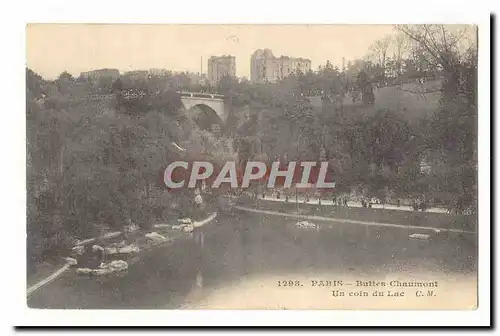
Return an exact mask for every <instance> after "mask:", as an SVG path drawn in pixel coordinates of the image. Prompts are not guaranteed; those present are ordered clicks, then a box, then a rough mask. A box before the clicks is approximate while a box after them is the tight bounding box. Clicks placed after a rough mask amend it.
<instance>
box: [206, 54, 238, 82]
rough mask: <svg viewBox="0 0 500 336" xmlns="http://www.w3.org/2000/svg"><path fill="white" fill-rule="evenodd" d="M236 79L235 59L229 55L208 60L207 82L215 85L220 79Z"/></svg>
mask: <svg viewBox="0 0 500 336" xmlns="http://www.w3.org/2000/svg"><path fill="white" fill-rule="evenodd" d="M224 76H231V77H236V57H234V56H231V55H223V56H212V57H210V58H209V59H208V82H209V83H210V85H213V86H215V85H217V84H218V83H219V81H220V80H221V78H222V77H224Z"/></svg>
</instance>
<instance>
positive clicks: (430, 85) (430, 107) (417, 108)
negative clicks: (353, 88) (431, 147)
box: [308, 80, 441, 120]
mask: <svg viewBox="0 0 500 336" xmlns="http://www.w3.org/2000/svg"><path fill="white" fill-rule="evenodd" d="M440 88H441V81H439V80H434V81H428V82H426V83H424V84H416V83H412V84H404V85H403V86H389V87H382V88H374V90H373V92H374V94H375V104H374V105H373V106H369V107H368V106H363V105H362V104H361V102H360V101H357V102H356V103H354V104H353V102H352V98H351V97H350V96H347V97H344V99H343V105H344V109H345V110H347V111H349V110H350V109H352V108H353V107H356V111H357V112H359V113H371V112H373V111H377V110H384V109H387V110H392V111H397V112H400V113H404V114H405V116H406V117H407V118H408V119H410V120H411V119H415V118H421V117H423V116H430V115H432V114H433V113H434V112H435V111H436V110H437V108H438V107H439V100H440V98H441V92H440ZM308 98H309V101H310V102H311V104H312V105H313V106H314V107H315V108H317V109H321V107H322V101H321V97H320V96H315V97H308Z"/></svg>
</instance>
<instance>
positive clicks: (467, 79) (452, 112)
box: [397, 25, 477, 207]
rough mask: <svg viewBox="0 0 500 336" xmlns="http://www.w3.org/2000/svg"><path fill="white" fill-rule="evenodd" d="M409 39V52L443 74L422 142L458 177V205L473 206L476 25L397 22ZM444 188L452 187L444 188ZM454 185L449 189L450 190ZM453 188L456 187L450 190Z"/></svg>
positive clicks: (443, 179) (474, 184)
mask: <svg viewBox="0 0 500 336" xmlns="http://www.w3.org/2000/svg"><path fill="white" fill-rule="evenodd" d="M397 29H398V30H399V31H401V32H402V33H404V34H405V35H406V36H407V37H408V38H409V39H411V40H412V41H413V44H412V49H413V50H412V52H413V53H414V54H418V55H419V57H420V58H421V59H422V60H423V61H424V62H425V63H427V64H428V65H429V66H430V67H431V68H432V69H435V70H438V71H440V72H441V73H442V75H443V83H442V88H441V93H442V97H441V106H440V109H439V111H438V112H437V113H436V114H435V115H434V116H433V119H432V120H431V122H430V123H429V124H428V129H427V132H428V134H429V137H428V141H427V146H428V147H429V148H430V149H431V150H433V151H435V152H438V151H439V152H442V153H443V154H444V159H443V160H442V164H445V165H447V166H449V167H450V168H451V167H453V169H452V171H453V174H455V178H454V179H450V178H442V179H440V180H441V182H442V183H453V181H459V182H460V187H459V191H458V193H457V194H456V197H457V203H460V204H461V207H462V206H466V205H473V206H475V204H476V200H475V197H476V193H475V190H476V189H477V95H476V92H477V48H476V43H475V39H474V37H475V35H474V33H476V28H475V27H472V28H471V27H461V28H458V29H454V30H452V29H451V28H448V27H445V26H444V25H400V26H397ZM443 188H444V189H450V188H451V187H450V186H449V185H448V186H443ZM451 189H453V188H451ZM455 189H456V188H455Z"/></svg>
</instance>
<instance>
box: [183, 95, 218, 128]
mask: <svg viewBox="0 0 500 336" xmlns="http://www.w3.org/2000/svg"><path fill="white" fill-rule="evenodd" d="M179 94H180V96H181V101H182V104H183V105H184V108H185V110H186V111H191V110H192V109H193V108H194V107H201V108H202V109H206V108H205V106H206V107H209V108H210V109H211V110H212V111H213V112H215V114H216V115H217V116H218V117H219V119H220V120H222V121H225V119H226V111H225V109H224V96H222V95H219V94H214V93H201V92H199V93H195V92H179ZM210 112H211V111H210ZM207 113H208V112H207Z"/></svg>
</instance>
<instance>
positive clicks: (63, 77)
mask: <svg viewBox="0 0 500 336" xmlns="http://www.w3.org/2000/svg"><path fill="white" fill-rule="evenodd" d="M57 79H58V80H60V81H62V80H69V81H72V80H74V78H73V76H72V75H71V74H70V73H69V72H67V71H64V72H62V73H61V74H60V75H59V77H58V78H57Z"/></svg>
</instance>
